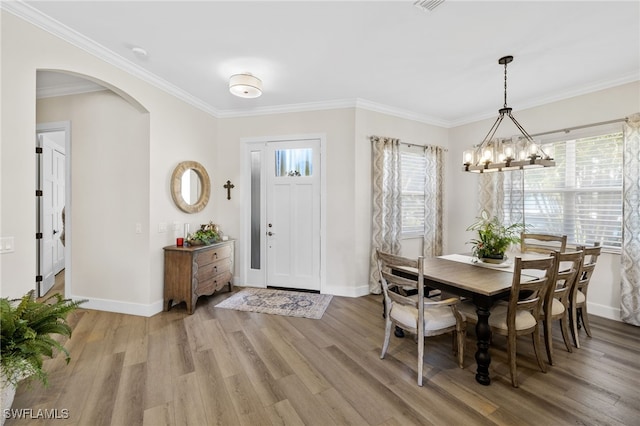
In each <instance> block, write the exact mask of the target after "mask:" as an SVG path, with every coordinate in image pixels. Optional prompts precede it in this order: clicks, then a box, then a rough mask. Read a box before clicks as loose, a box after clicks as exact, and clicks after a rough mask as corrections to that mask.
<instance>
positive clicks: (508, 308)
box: [460, 256, 556, 388]
mask: <svg viewBox="0 0 640 426" xmlns="http://www.w3.org/2000/svg"><path fill="white" fill-rule="evenodd" d="M555 268H556V258H555V256H550V257H545V258H541V259H531V260H523V259H522V258H521V257H516V258H515V261H514V268H513V281H512V284H511V291H510V295H509V300H508V301H507V302H505V301H500V302H498V303H496V304H495V305H494V306H493V308H491V313H490V316H489V327H491V331H492V332H493V333H495V334H499V335H502V336H506V337H507V359H508V362H509V373H510V375H511V384H512V385H513V387H514V388H517V387H518V375H517V373H516V339H517V338H518V336H523V335H527V334H531V336H532V339H533V348H534V350H535V354H536V360H537V361H538V366H539V367H540V370H542V371H543V372H545V373H546V372H547V367H546V365H545V363H544V361H543V359H542V347H541V342H540V323H541V322H542V321H541V320H540V312H541V310H542V304H543V302H544V295H545V293H546V292H547V291H548V289H549V287H550V285H551V284H552V283H554V282H555V271H556V269H555ZM460 310H461V311H462V312H463V313H464V314H465V316H466V317H467V321H468V322H469V323H477V322H478V315H477V314H476V307H475V305H474V304H473V303H470V302H464V303H461V304H460Z"/></svg>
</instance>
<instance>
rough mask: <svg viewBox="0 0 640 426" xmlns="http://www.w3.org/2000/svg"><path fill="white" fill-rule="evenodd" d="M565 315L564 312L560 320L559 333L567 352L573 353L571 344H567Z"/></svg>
mask: <svg viewBox="0 0 640 426" xmlns="http://www.w3.org/2000/svg"><path fill="white" fill-rule="evenodd" d="M567 313H568V312H566V311H565V314H564V316H563V317H562V318H560V331H562V340H564V345H565V346H566V348H567V351H568V352H573V348H572V347H571V344H570V343H569V327H568V326H567V320H568V318H567Z"/></svg>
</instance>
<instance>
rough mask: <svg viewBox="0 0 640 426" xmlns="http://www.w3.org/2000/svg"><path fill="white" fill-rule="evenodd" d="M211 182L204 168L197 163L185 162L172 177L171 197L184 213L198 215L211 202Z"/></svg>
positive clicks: (176, 169) (179, 165)
mask: <svg viewBox="0 0 640 426" xmlns="http://www.w3.org/2000/svg"><path fill="white" fill-rule="evenodd" d="M210 194H211V182H210V181H209V174H208V173H207V170H206V169H205V168H204V166H203V165H202V164H200V163H198V162H196V161H183V162H182V163H180V164H178V166H177V167H176V168H175V170H174V171H173V175H171V197H173V201H174V202H175V203H176V206H178V208H179V209H180V210H182V211H183V212H187V213H197V212H199V211H200V210H202V209H204V208H205V206H206V205H207V203H208V202H209V195H210Z"/></svg>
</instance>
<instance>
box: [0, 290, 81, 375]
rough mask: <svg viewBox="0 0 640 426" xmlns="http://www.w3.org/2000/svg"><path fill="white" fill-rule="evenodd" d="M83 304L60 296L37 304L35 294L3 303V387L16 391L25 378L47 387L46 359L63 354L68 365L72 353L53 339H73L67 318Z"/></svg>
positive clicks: (0, 347) (0, 346) (0, 344)
mask: <svg viewBox="0 0 640 426" xmlns="http://www.w3.org/2000/svg"><path fill="white" fill-rule="evenodd" d="M84 302H85V300H78V301H73V300H69V299H63V298H62V295H60V294H54V295H53V296H51V297H49V298H47V299H46V300H44V301H42V302H38V301H36V300H35V299H34V291H33V290H31V291H30V292H29V293H27V294H25V295H24V296H23V297H22V298H21V299H16V300H9V299H7V298H4V297H3V298H1V299H0V315H1V316H0V318H1V321H2V326H1V336H0V356H1V358H0V368H1V373H2V376H3V382H4V383H3V386H6V385H8V386H14V387H15V385H16V384H17V383H18V382H19V381H20V380H22V379H24V378H35V379H38V380H40V381H41V382H42V383H43V384H44V385H47V372H46V371H45V370H44V369H43V361H44V357H49V358H52V357H53V356H54V350H58V351H60V352H62V353H64V354H65V358H66V361H67V363H69V360H70V355H69V351H67V349H66V348H65V347H64V346H63V345H62V344H61V343H60V342H58V341H57V340H55V339H54V337H53V335H56V334H58V335H61V336H66V337H70V336H71V327H70V326H69V324H68V322H67V316H68V315H69V313H71V312H73V311H75V310H76V309H77V308H78V307H79V305H80V304H82V303H84Z"/></svg>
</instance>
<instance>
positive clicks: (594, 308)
mask: <svg viewBox="0 0 640 426" xmlns="http://www.w3.org/2000/svg"><path fill="white" fill-rule="evenodd" d="M587 311H588V312H589V315H595V316H598V317H603V318H607V319H611V320H615V321H620V322H622V319H621V315H620V308H612V307H611V306H606V305H599V304H597V303H593V302H587Z"/></svg>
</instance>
